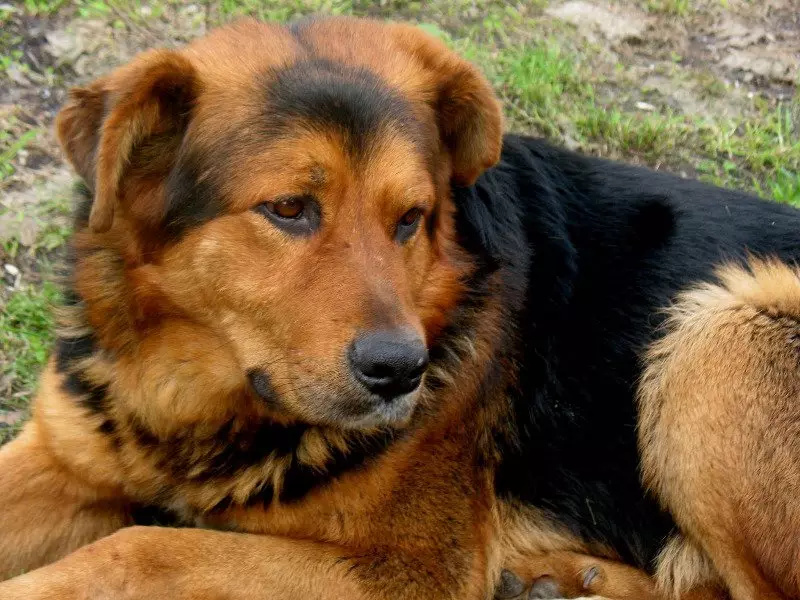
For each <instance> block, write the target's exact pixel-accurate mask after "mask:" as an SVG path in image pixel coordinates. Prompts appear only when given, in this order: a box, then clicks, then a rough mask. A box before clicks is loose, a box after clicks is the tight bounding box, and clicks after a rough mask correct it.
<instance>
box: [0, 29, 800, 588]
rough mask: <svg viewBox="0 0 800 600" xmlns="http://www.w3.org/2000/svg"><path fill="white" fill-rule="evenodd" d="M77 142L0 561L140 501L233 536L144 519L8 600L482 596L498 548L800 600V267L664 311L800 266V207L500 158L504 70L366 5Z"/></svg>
mask: <svg viewBox="0 0 800 600" xmlns="http://www.w3.org/2000/svg"><path fill="white" fill-rule="evenodd" d="M237 61H238V62H237ZM248 61H249V62H248ZM262 63H263V64H262ZM232 64H237V65H239V66H240V70H239V71H234V70H232V69H231V65H232ZM251 75H252V76H251ZM259 86H260V87H259ZM259 102H261V103H263V106H262V105H261V104H259ZM265 107H267V108H266V110H265ZM258 119H261V121H259V120H258ZM298 132H299V133H298ZM59 133H60V136H61V139H62V142H63V144H64V146H65V149H66V150H67V153H68V155H69V156H70V159H71V160H72V162H73V163H74V164H75V166H76V168H77V170H78V172H79V173H80V174H81V175H82V176H83V178H84V179H85V180H86V181H87V182H89V184H90V187H91V188H92V190H91V192H90V191H85V192H84V199H83V201H82V202H83V206H82V208H81V210H79V214H78V221H77V225H76V231H77V232H78V233H77V235H76V239H75V262H74V268H73V273H72V291H71V293H70V294H69V295H68V298H67V304H68V306H67V308H66V314H65V315H64V316H63V318H62V325H63V328H62V331H61V334H60V338H59V342H58V345H57V348H56V352H55V356H54V359H53V361H52V362H51V364H50V365H49V367H48V369H47V372H46V373H45V375H44V378H43V380H42V386H41V390H40V393H39V397H38V399H37V402H36V406H35V415H34V420H33V422H32V423H31V424H29V425H28V428H27V430H26V431H25V432H24V433H23V434H22V435H21V437H20V438H19V439H18V440H16V441H14V442H13V443H12V444H10V445H9V446H8V447H6V448H4V449H3V451H2V452H1V453H0V461H2V469H1V470H0V507H2V511H0V530H2V531H3V532H4V535H3V537H2V538H1V539H0V575H4V576H6V577H9V576H13V575H16V574H18V573H19V572H23V571H25V570H28V569H31V568H34V567H38V566H40V565H43V564H46V563H50V562H52V561H56V560H58V559H60V558H61V557H62V556H64V555H65V554H67V553H69V552H71V551H72V550H76V549H78V548H80V547H81V546H84V545H85V544H88V543H89V542H92V541H93V540H96V539H99V538H102V537H103V536H106V535H108V534H111V533H113V532H114V531H116V530H118V529H121V528H125V527H126V526H127V525H131V524H134V523H135V522H136V520H137V515H140V514H141V511H140V510H139V508H140V507H152V508H156V509H158V510H160V511H167V512H169V513H171V514H172V516H173V517H176V518H177V519H178V520H180V521H182V522H183V524H189V525H204V526H207V527H209V528H212V529H218V530H232V531H233V532H238V533H223V532H221V531H208V530H198V529H193V528H185V529H170V528H163V527H148V528H127V529H122V530H121V531H120V532H119V533H116V534H114V535H111V536H110V537H105V538H103V539H100V541H98V542H96V543H94V544H91V545H89V546H86V547H85V548H82V549H79V550H78V551H77V552H74V553H72V554H71V555H69V556H68V557H67V558H64V559H63V560H60V561H58V562H55V563H54V564H52V565H50V566H47V567H44V568H42V569H39V570H36V571H33V572H31V573H29V574H28V575H24V576H22V577H17V578H15V579H12V580H11V581H9V582H6V583H5V584H0V598H2V599H3V600H5V599H6V598H17V597H19V598H21V597H26V598H64V599H66V598H83V597H87V596H88V597H106V596H104V594H108V595H109V597H117V596H119V597H134V598H161V597H164V598H217V597H225V598H234V599H236V598H241V599H247V600H249V599H252V598H260V597H275V598H287V599H289V598H311V597H314V598H316V597H332V598H343V599H344V598H347V599H350V598H365V599H367V598H370V599H371V598H384V597H398V598H450V597H458V598H476V599H478V598H484V597H486V594H487V593H491V589H492V588H493V587H494V585H495V584H496V582H497V580H498V577H499V575H500V572H501V569H503V568H506V569H508V571H507V572H504V574H503V577H502V578H501V580H500V584H499V587H498V588H497V590H496V591H497V595H498V597H513V596H515V595H518V594H520V593H523V592H524V591H525V590H526V589H527V588H528V587H530V586H531V585H532V586H534V593H535V594H540V595H538V596H535V597H542V596H541V594H543V593H545V592H546V591H547V590H548V589H549V590H550V591H551V593H555V592H556V591H558V590H557V589H556V588H560V592H561V593H563V594H565V595H569V596H573V595H580V594H587V595H588V594H589V593H599V594H603V595H606V596H608V597H612V598H622V599H627V598H631V599H633V598H648V597H652V598H656V597H658V594H659V593H661V592H657V591H656V590H655V589H654V587H653V583H652V580H651V578H650V577H649V576H648V575H647V574H646V572H648V571H649V572H651V573H653V572H657V575H658V579H659V582H660V583H661V584H662V587H663V586H666V585H670V586H672V591H674V592H675V593H676V594H678V595H680V596H682V597H683V598H685V599H686V598H691V597H697V598H700V597H717V595H718V594H724V593H725V592H724V590H725V589H726V588H727V589H729V590H730V592H731V593H732V594H733V595H734V596H735V598H736V599H737V600H743V599H744V598H754V597H772V598H781V597H797V596H799V595H800V581H798V574H800V567H798V561H797V560H794V559H795V558H796V555H797V550H796V549H795V548H794V547H787V549H786V550H785V551H782V550H775V549H774V548H772V547H771V546H770V544H771V542H775V543H778V542H777V540H780V539H781V535H782V532H783V531H785V528H789V530H790V531H797V530H798V528H800V514H798V512H797V510H796V509H795V506H794V504H793V502H795V500H794V498H795V497H796V494H795V492H797V491H798V490H797V484H796V483H795V482H796V478H794V479H793V474H794V473H797V469H798V466H797V465H798V464H800V459H798V454H797V452H794V450H795V448H794V446H793V444H794V442H792V439H793V436H792V431H793V429H792V428H793V427H794V428H796V426H797V425H796V423H797V422H798V421H799V420H800V408H798V407H797V406H796V405H795V404H794V403H793V402H792V401H793V400H796V399H797V398H796V393H797V389H798V379H800V378H798V371H797V363H796V358H797V357H796V352H797V347H796V340H797V336H798V333H799V332H800V327H798V325H797V318H798V316H800V280H798V278H797V275H796V274H795V273H794V272H793V271H792V270H791V269H789V268H788V267H786V266H782V265H780V264H775V265H772V266H769V267H764V266H760V263H759V264H757V265H756V266H755V267H754V268H755V269H756V271H755V275H753V276H751V275H750V274H749V273H748V272H747V271H746V270H745V269H741V268H740V269H739V270H735V269H734V270H732V271H729V272H728V274H727V275H726V279H725V280H724V282H723V283H722V284H721V285H720V286H717V287H713V288H709V289H710V290H711V291H708V290H706V291H705V292H703V291H695V292H693V293H690V294H689V295H688V296H687V297H686V299H685V300H684V301H683V303H682V304H680V305H679V306H680V307H683V308H682V309H681V310H682V311H683V312H680V310H679V312H678V313H676V315H675V316H674V317H673V320H672V321H670V326H669V327H668V328H667V329H665V330H662V329H661V328H660V325H662V324H663V322H664V319H665V317H666V314H665V312H664V309H666V308H667V307H669V306H670V305H671V304H672V303H673V302H674V301H675V300H676V299H677V298H678V297H679V295H680V294H681V293H682V292H687V291H688V290H692V289H695V288H697V286H700V285H701V284H703V283H704V282H710V281H712V280H713V279H714V271H715V269H717V268H718V267H719V266H721V265H723V264H726V263H729V262H732V263H736V264H739V265H743V264H744V261H745V259H746V257H747V254H752V255H754V256H762V257H776V258H778V259H781V260H783V261H789V262H791V261H795V260H797V259H798V258H800V212H798V211H795V210H793V209H790V208H788V207H785V206H781V205H778V204H774V203H769V202H766V201H761V200H758V199H756V198H752V197H749V196H746V195H744V194H740V193H736V192H731V191H726V190H722V189H719V188H714V187H710V186H705V185H702V184H699V183H697V182H693V181H687V180H682V179H679V178H677V177H673V176H670V175H666V174H662V173H655V172H652V171H649V170H646V169H640V168H634V167H628V166H624V165H621V164H617V163H612V162H608V161H603V160H599V159H591V158H587V157H583V156H579V155H577V154H574V153H570V152H567V151H564V150H561V149H558V148H555V147H553V146H551V145H548V144H547V143H545V142H542V141H538V140H533V139H529V138H520V137H514V136H506V137H505V138H504V139H503V140H502V157H500V156H499V152H500V145H501V138H500V117H499V112H498V109H497V106H496V103H495V102H494V100H493V98H492V95H491V92H490V91H489V89H488V86H487V85H486V84H485V82H484V81H483V80H482V79H481V78H480V76H479V75H478V74H477V73H475V72H474V70H473V69H472V68H471V67H469V66H468V65H467V64H466V63H463V62H462V61H460V60H458V59H457V58H456V57H454V56H453V55H452V54H450V53H449V51H447V50H446V49H445V48H444V47H443V46H440V45H439V44H437V43H435V42H433V41H432V40H430V39H428V38H426V37H425V36H424V35H423V34H421V33H419V32H417V31H415V30H413V29H411V28H405V27H397V26H381V25H377V24H373V23H370V22H358V21H350V20H341V21H338V20H334V21H329V22H320V23H311V24H305V25H299V26H296V27H294V28H292V29H290V30H286V29H281V28H277V27H267V26H263V25H259V24H255V23H243V24H241V25H239V26H236V27H232V28H229V29H226V30H222V31H221V32H218V33H217V34H214V35H212V36H211V37H210V38H207V40H204V41H202V42H200V43H199V44H197V45H195V46H193V47H190V49H189V50H187V51H185V52H184V53H183V54H180V53H177V52H175V53H172V52H170V53H162V54H151V55H149V56H146V57H145V58H142V59H140V60H139V61H138V62H135V63H133V65H132V66H129V67H126V68H125V70H122V71H119V72H118V73H117V74H116V75H113V76H111V77H110V78H107V79H105V80H102V81H101V82H99V83H98V84H96V85H95V86H94V87H92V88H88V89H86V90H83V91H82V92H79V93H77V95H76V96H75V99H74V100H73V102H72V104H71V105H70V106H68V107H67V109H65V111H64V112H63V113H62V116H61V117H60V121H59ZM498 158H499V159H500V160H499V164H497V165H496V166H494V167H493V168H490V169H489V170H488V171H486V172H484V173H483V175H481V176H480V178H478V176H479V175H480V173H481V172H483V171H484V169H485V168H486V167H489V166H490V165H493V164H495V163H496V162H497V160H498ZM476 178H478V179H477V182H475V180H476ZM451 180H452V181H453V182H455V183H456V185H455V186H453V187H451V185H450V183H449V182H450V181H451ZM473 182H474V185H472V184H473ZM263 199H268V200H267V202H263V201H262V200H263ZM415 203H419V204H415ZM398 218H399V221H398V220H397V219H398ZM395 223H396V224H395ZM387 232H388V234H387ZM703 289H705V288H703ZM722 321H724V322H725V323H726V325H724V326H723V325H719V326H717V323H718V322H722ZM731 324H734V325H736V326H737V327H738V329H733V330H732V329H731V327H729V325H731ZM373 330H375V331H378V334H376V335H377V336H378V337H375V335H373V334H372V333H371V332H372V331H373ZM364 332H367V333H364ZM387 332H388V333H387ZM397 332H400V333H397ZM664 334H665V335H664ZM389 335H391V336H393V337H391V342H390V343H385V339H386V336H389ZM354 336H355V341H351V340H353V339H354ZM364 336H368V337H369V336H372V337H369V347H370V348H373V350H371V352H372V354H373V355H375V356H378V355H380V356H382V357H383V356H385V354H386V353H387V352H394V353H395V354H393V355H392V357H391V359H384V358H382V359H381V360H383V361H384V362H383V363H381V364H380V365H379V366H380V368H381V369H382V370H380V369H377V368H376V366H375V364H373V363H374V360H378V359H377V358H375V359H374V360H373V358H374V356H372V355H370V360H373V363H370V364H369V365H368V367H365V366H364V360H365V356H366V355H367V354H369V353H368V352H367V350H365V347H366V346H365V344H366V342H364V343H362V341H363V339H364ZM417 339H422V340H424V343H425V346H424V348H425V350H426V354H425V355H424V356H423V355H422V354H414V353H415V352H417V353H418V352H419V351H420V346H419V345H418V344H417V342H416V340H417ZM743 339H746V340H748V341H749V342H748V343H743V342H742V340H743ZM376 340H377V341H376ZM382 340H384V341H382ZM658 340H660V341H658ZM698 340H699V341H698ZM656 342H657V343H656ZM654 343H656V345H655V346H654V347H653V344H654ZM376 344H377V345H379V346H380V348H381V349H380V352H378V351H376V350H374V348H375V347H377V346H376ZM651 347H653V350H652V351H651V354H648V351H649V349H650V348H651ZM343 348H344V349H346V350H343ZM397 348H402V353H401V354H399V355H398V354H397V352H399V351H398V350H397ZM726 349H731V350H732V351H734V350H735V352H736V355H735V356H730V357H727V356H726ZM684 351H685V352H686V353H687V355H688V356H689V357H688V358H686V357H684V356H683V354H682V353H683V352H684ZM767 351H768V352H769V354H770V355H771V356H772V357H773V360H774V361H777V362H776V363H775V364H778V363H780V364H781V365H783V366H782V367H781V368H780V369H771V368H769V367H768V366H765V364H764V359H763V358H761V354H763V353H765V352H767ZM408 356H413V357H415V358H414V365H416V366H414V365H411V366H410V367H408V369H407V370H406V371H404V374H403V376H402V377H401V376H400V375H398V373H397V370H398V369H399V367H398V366H397V365H398V364H399V363H402V362H403V361H405V360H406V358H407V357H408ZM417 357H418V358H417ZM648 357H649V358H648ZM712 358H713V360H712ZM427 360H429V361H430V366H428V369H427V374H426V376H425V379H424V381H423V383H421V384H420V381H419V379H420V376H418V375H417V371H414V369H416V367H417V366H419V365H420V364H423V363H424V362H425V361H427ZM698 361H699V363H698ZM748 361H749V362H748ZM793 361H794V362H793ZM706 362H708V363H709V364H711V363H713V364H714V367H713V368H711V367H709V368H708V369H705V368H704V366H703V365H704V364H705V363H706ZM744 364H748V365H749V368H750V370H752V371H753V372H754V373H757V376H754V377H752V378H750V377H749V375H748V374H747V372H746V371H747V369H744V370H743V369H742V366H741V365H744ZM689 365H692V368H689ZM759 366H760V368H757V367H759ZM412 367H413V368H412ZM404 368H405V367H404ZM348 369H349V371H348ZM387 369H391V370H392V371H391V374H390V375H386V372H387ZM379 371H380V375H379V374H378V373H379ZM645 371H646V376H644V378H643V375H644V374H645ZM348 373H349V374H348ZM353 378H355V379H356V380H358V381H357V382H354V381H353ZM734 380H736V384H735V385H732V384H731V383H729V382H732V381H734ZM640 381H642V383H641V386H640ZM358 382H360V383H358ZM398 386H399V387H398ZM363 387H366V388H368V389H369V390H370V395H365V393H364V390H363V389H362V388H363ZM390 387H391V388H392V390H399V391H392V392H391V394H390V393H389V392H387V389H388V388H390ZM637 394H639V397H640V400H641V407H639V408H637ZM740 394H741V396H739V395H740ZM706 396H707V398H706ZM377 397H380V398H381V400H380V401H377V400H376V398H377ZM740 397H741V398H747V399H748V406H754V407H759V410H758V411H757V414H754V413H753V411H752V410H742V411H740V412H741V414H738V413H736V411H733V410H729V409H728V408H729V405H730V406H737V407H738V406H741V404H740V403H739V402H738V398H740ZM687 403H688V404H687ZM687 407H688V408H687ZM778 407H779V408H778ZM776 410H780V412H781V419H780V420H781V422H782V423H783V424H784V429H785V432H786V433H780V434H776V435H778V438H779V439H780V442H781V443H780V444H777V447H775V448H773V450H772V452H764V453H760V452H758V451H757V449H758V448H759V447H761V446H762V445H763V444H764V443H765V441H764V440H765V439H767V438H770V439H771V440H773V441H774V439H775V436H773V435H772V433H771V431H770V428H769V422H770V420H769V419H766V418H764V417H763V415H766V414H771V411H773V412H774V411H776ZM732 414H738V416H736V417H735V418H732V417H730V415H732ZM637 426H638V428H639V431H638V437H637ZM706 436H708V438H709V439H708V441H709V443H708V444H705V443H703V444H698V443H697V438H698V437H700V438H701V439H704V440H705V438H706ZM770 443H772V442H770ZM770 447H772V446H770ZM726 448H729V449H730V450H731V451H730V453H728V452H726V451H725V449H726ZM755 457H758V458H755ZM706 460H707V462H705V461H706ZM706 465H707V466H708V472H707V473H706V470H705V467H706ZM642 466H643V467H644V469H645V475H646V483H647V485H649V486H651V487H652V489H653V490H654V491H655V492H656V494H657V497H655V496H651V495H649V494H648V493H647V492H646V491H645V487H644V484H643V483H641V481H640V480H641V467H642ZM764 468H774V469H780V470H782V471H783V472H785V473H786V474H787V478H788V482H785V481H783V482H781V483H780V484H778V483H776V482H775V481H774V480H773V479H772V477H771V476H770V475H769V474H765V473H764V472H763V469H764ZM706 475H707V476H706ZM745 482H746V484H747V486H748V488H747V489H743V488H741V487H740V485H739V484H743V483H745ZM751 489H752V490H758V491H759V493H758V494H756V495H753V494H751V493H750V492H749V491H748V490H751ZM720 490H725V491H724V492H721V491H720ZM662 506H663V509H662ZM778 518H780V519H781V522H780V523H776V522H775V519H778ZM676 523H677V525H676ZM732 524H736V525H737V527H733V526H732ZM739 525H740V526H741V527H738V526H739ZM779 528H783V529H779ZM743 532H744V533H743ZM251 534H258V535H251ZM626 565H627V566H626ZM633 567H635V568H633ZM511 572H513V573H516V574H517V576H516V577H515V576H513V575H511ZM537 586H538V587H537ZM662 591H663V590H662ZM92 594H95V595H92Z"/></svg>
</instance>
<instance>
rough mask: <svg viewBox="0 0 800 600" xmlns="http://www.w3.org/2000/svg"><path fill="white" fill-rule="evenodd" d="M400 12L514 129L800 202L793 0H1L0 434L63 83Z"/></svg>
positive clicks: (48, 194)
mask: <svg viewBox="0 0 800 600" xmlns="http://www.w3.org/2000/svg"><path fill="white" fill-rule="evenodd" d="M308 14H337V15H338V14H351V15H367V16H372V17H377V18H387V19H393V20H403V21H410V22H413V23H417V24H419V25H420V26H421V27H424V28H425V29H426V30H427V31H428V32H430V33H432V34H434V35H437V36H439V37H441V38H443V39H444V40H445V41H446V42H447V43H448V44H450V45H451V46H452V47H453V48H454V49H456V50H457V51H458V52H460V53H461V54H462V55H464V56H465V57H467V58H468V59H469V60H471V61H473V62H475V63H476V64H477V65H479V66H480V67H481V68H482V69H483V70H484V72H485V73H486V74H487V76H488V77H489V79H490V80H491V82H492V83H493V85H494V86H495V89H496V90H497V93H498V95H499V96H500V98H501V99H502V101H503V103H504V106H505V113H506V117H507V125H508V128H509V129H510V130H514V131H518V132H524V133H531V134H536V135H541V136H546V137H548V138H551V139H555V140H558V141H559V142H561V143H563V144H565V145H566V146H568V147H570V148H574V149H579V150H582V151H584V152H588V153H591V154H596V155H602V156H608V157H613V158H618V159H623V160H627V161H629V162H634V163H639V164H646V165H650V166H651V167H654V168H656V169H663V170H669V171H673V172H676V173H679V174H681V175H682V176H684V177H693V178H699V179H702V180H705V181H709V182H713V183H717V184H722V185H727V186H730V187H734V188H738V189H743V190H749V191H752V192H755V193H757V194H760V195H762V196H765V197H770V198H773V199H774V200H775V201H777V202H787V203H792V204H796V205H798V206H800V99H798V97H797V96H798V94H797V90H798V86H799V84H800V0H569V1H564V0H552V1H547V0H529V1H527V2H504V1H493V0H451V1H445V0H431V1H405V0H396V1H392V0H379V1H373V2H367V1H361V0H289V1H277V0H243V1H235V0H213V1H212V0H208V1H206V2H194V3H192V2H181V1H176V0H151V1H145V0H77V1H72V2H70V1H67V0H16V1H14V2H3V1H2V0H0V279H2V281H0V284H1V285H0V443H2V442H3V441H4V440H7V439H10V437H11V436H13V434H14V433H15V432H16V431H17V430H18V428H19V426H20V424H21V422H22V421H23V420H24V419H25V418H26V416H27V406H28V403H29V401H30V399H31V395H32V393H33V391H34V388H35V384H36V380H37V377H38V374H39V371H40V369H41V366H42V365H43V363H44V361H45V360H46V358H47V356H48V353H49V349H50V345H51V342H52V327H53V319H52V315H51V305H52V303H53V302H55V301H57V299H58V293H59V292H58V286H57V284H55V283H54V281H55V277H54V273H55V272H56V270H57V267H58V264H59V262H60V261H61V260H62V258H63V255H64V249H65V243H66V241H67V239H68V236H69V233H70V211H71V205H70V188H71V185H72V175H71V173H70V171H69V169H68V168H67V167H66V165H65V164H64V161H63V157H62V155H61V153H60V151H59V149H58V147H57V144H56V142H55V138H54V135H53V131H52V123H53V118H54V116H55V114H56V111H57V110H58V108H59V106H60V105H61V103H62V102H63V101H64V98H65V93H66V90H67V89H68V88H69V86H71V85H75V84H78V83H82V82H86V81H89V80H91V79H94V78H95V77H97V76H99V75H101V74H103V73H105V72H107V71H108V70H109V69H111V68H113V67H114V66H116V65H118V64H120V63H123V62H125V61H127V60H129V59H130V58H131V57H132V56H133V55H134V54H135V53H137V52H139V51H141V50H143V49H146V48H149V47H153V46H164V45H166V46H174V45H178V44H182V43H185V42H186V41H189V40H191V39H192V38H194V37H197V36H200V35H203V34H204V33H206V32H207V31H208V30H209V29H210V28H212V27H214V26H216V25H218V24H221V23H225V22H228V21H230V20H232V19H235V18H236V17H239V16H242V15H252V16H257V17H260V18H263V19H268V20H278V21H286V20H291V19H293V18H296V17H299V16H302V15H308Z"/></svg>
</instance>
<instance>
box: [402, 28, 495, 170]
mask: <svg viewBox="0 0 800 600" xmlns="http://www.w3.org/2000/svg"><path fill="white" fill-rule="evenodd" d="M392 28H393V35H394V36H395V39H396V41H397V42H398V43H399V44H400V45H401V47H403V48H405V49H406V50H407V51H408V52H409V53H410V54H411V55H412V56H413V57H414V58H415V59H416V60H417V61H418V62H419V63H421V64H422V66H423V68H424V69H425V70H426V71H427V72H428V73H430V74H431V75H432V76H433V82H434V86H435V90H434V97H433V104H434V109H435V110H436V113H437V119H438V125H439V132H440V135H441V136H442V140H443V141H444V143H445V145H446V146H447V149H448V151H449V153H450V155H451V157H452V162H453V174H452V177H453V180H454V182H455V183H457V184H460V185H471V184H472V183H474V182H475V180H476V179H477V178H478V176H479V175H480V174H481V173H483V171H485V170H486V169H488V168H489V167H491V166H493V165H494V164H495V163H497V161H498V160H500V151H501V149H502V144H503V116H502V112H501V110H500V103H499V102H498V101H497V98H496V97H495V95H494V92H493V91H492V88H491V87H490V85H489V83H488V82H487V81H486V78H485V77H484V76H483V75H482V74H481V72H480V71H479V70H478V69H477V68H476V67H474V66H473V65H472V64H470V63H469V62H467V61H466V60H464V59H463V58H461V57H460V56H458V55H457V54H456V53H455V52H453V51H452V50H450V49H449V48H448V47H447V46H446V45H445V44H444V43H443V42H441V41H440V40H438V39H436V38H434V37H433V36H431V35H428V34H427V33H425V32H423V31H422V30H421V29H419V28H418V27H414V26H412V25H405V24H399V23H398V24H395V25H392Z"/></svg>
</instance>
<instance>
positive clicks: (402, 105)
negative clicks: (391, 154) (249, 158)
mask: <svg viewBox="0 0 800 600" xmlns="http://www.w3.org/2000/svg"><path fill="white" fill-rule="evenodd" d="M263 87H264V89H265V91H266V97H265V102H264V113H263V120H262V122H261V124H260V125H261V127H262V129H263V131H264V133H265V136H269V137H272V136H274V135H280V134H281V133H283V132H285V131H287V130H288V131H293V130H294V129H295V128H296V127H297V124H298V121H300V122H302V123H304V124H305V125H306V126H309V127H312V128H314V127H317V128H319V129H320V131H322V132H328V131H331V130H333V131H337V132H338V133H340V134H341V135H342V137H343V141H344V144H345V149H346V151H347V152H348V153H349V154H350V155H351V156H354V157H356V158H358V159H364V158H368V157H369V155H370V152H371V151H372V149H373V144H374V142H375V141H377V140H379V139H380V136H381V133H383V132H384V131H385V127H386V126H387V125H395V126H396V127H397V130H398V131H401V132H402V134H403V135H404V136H406V137H407V138H408V139H409V140H410V141H411V142H412V143H414V144H415V145H416V146H417V147H418V148H419V149H420V153H421V154H422V155H423V156H425V157H426V158H427V159H428V162H429V163H430V161H431V159H432V157H433V155H434V151H433V148H432V147H431V146H430V141H429V140H430V136H429V135H427V134H428V132H426V131H423V130H422V127H421V124H420V122H419V120H418V119H416V118H415V117H414V113H413V110H412V108H411V105H410V104H409V103H408V101H406V100H405V99H404V98H403V97H402V96H400V95H399V94H397V93H396V92H395V91H393V90H392V89H391V88H389V86H388V85H386V84H385V83H384V82H383V81H382V80H381V79H379V78H378V77H377V76H376V75H375V74H374V73H371V72H370V71H367V70H365V69H358V68H354V67H352V66H350V65H346V64H344V63H337V62H333V61H330V60H326V59H319V58H317V59H310V60H305V61H301V62H297V63H294V64H292V65H290V66H287V67H284V68H282V69H279V70H276V71H269V72H268V73H266V74H265V81H264V84H263Z"/></svg>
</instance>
